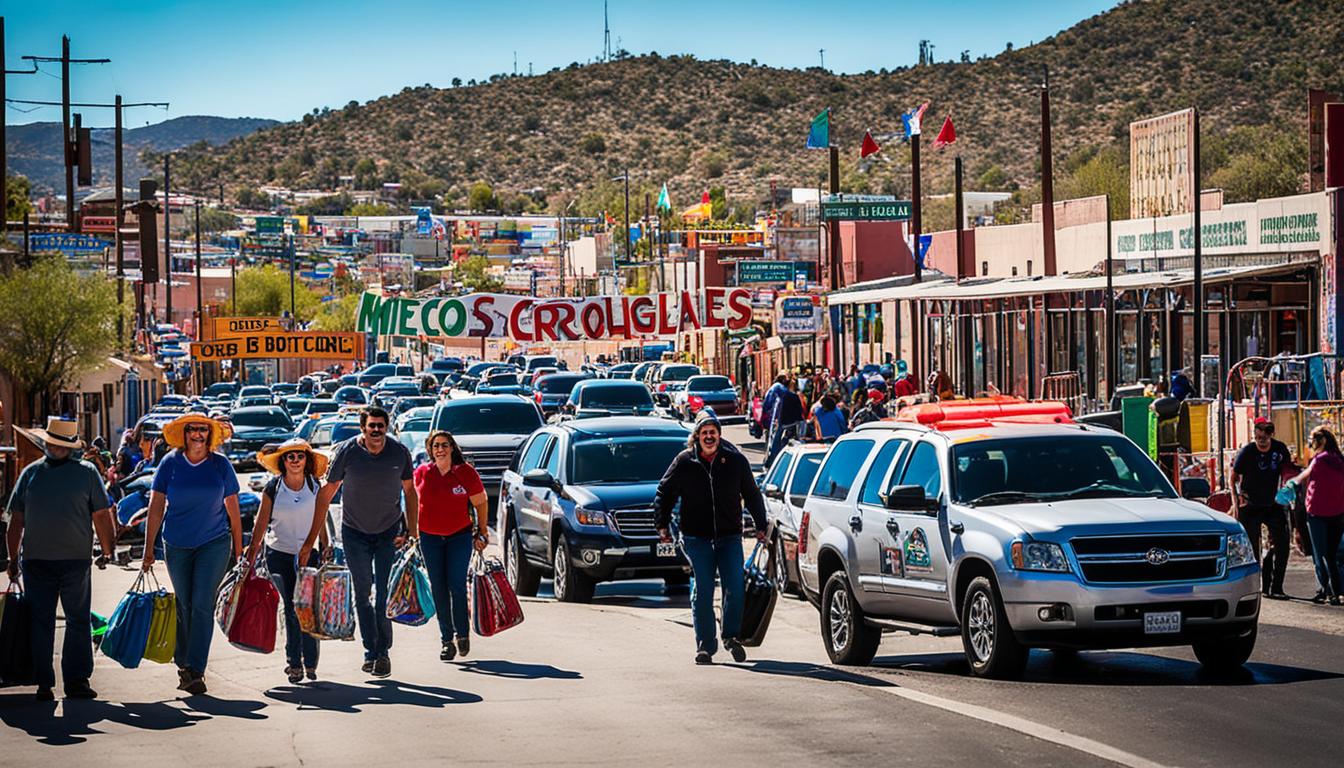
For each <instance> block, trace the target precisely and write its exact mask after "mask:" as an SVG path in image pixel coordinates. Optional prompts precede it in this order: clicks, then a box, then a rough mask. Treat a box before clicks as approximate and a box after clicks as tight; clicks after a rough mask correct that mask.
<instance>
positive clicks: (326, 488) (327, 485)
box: [317, 479, 342, 509]
mask: <svg viewBox="0 0 1344 768" xmlns="http://www.w3.org/2000/svg"><path fill="white" fill-rule="evenodd" d="M341 482H342V481H340V480H331V479H328V480H327V481H326V482H324V483H322V490H320V491H318V492H317V505H318V506H319V507H322V508H323V509H326V508H327V507H328V506H330V505H331V500H332V499H334V498H336V492H337V491H339V490H340V489H341Z"/></svg>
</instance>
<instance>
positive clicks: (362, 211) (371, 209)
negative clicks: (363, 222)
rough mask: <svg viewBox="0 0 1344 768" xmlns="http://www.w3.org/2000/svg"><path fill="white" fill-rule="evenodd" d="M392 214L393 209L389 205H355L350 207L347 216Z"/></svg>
mask: <svg viewBox="0 0 1344 768" xmlns="http://www.w3.org/2000/svg"><path fill="white" fill-rule="evenodd" d="M391 213H392V207H391V206H389V205H388V204H387V203H355V204H354V205H352V206H350V207H349V208H348V209H347V210H346V212H345V215H346V216H388V215H390V214H391Z"/></svg>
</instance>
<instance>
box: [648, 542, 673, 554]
mask: <svg viewBox="0 0 1344 768" xmlns="http://www.w3.org/2000/svg"><path fill="white" fill-rule="evenodd" d="M653 554H654V555H655V556H657V557H676V556H677V545H676V543H675V542H667V543H666V544H664V543H663V542H661V541H660V542H658V543H657V544H655V545H654V552H653Z"/></svg>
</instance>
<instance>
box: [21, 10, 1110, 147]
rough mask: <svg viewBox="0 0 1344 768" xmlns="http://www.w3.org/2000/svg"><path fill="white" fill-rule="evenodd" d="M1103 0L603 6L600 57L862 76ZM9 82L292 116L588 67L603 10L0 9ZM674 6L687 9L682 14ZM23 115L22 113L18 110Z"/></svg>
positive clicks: (955, 50) (91, 117) (224, 111)
mask: <svg viewBox="0 0 1344 768" xmlns="http://www.w3.org/2000/svg"><path fill="white" fill-rule="evenodd" d="M1114 5H1115V0H1015V1H1014V0H1007V1H1004V0H998V1H996V0H941V1H940V2H938V1H935V0H919V1H918V2H910V1H908V0H888V2H885V3H882V2H872V1H871V0H864V1H859V0H809V1H807V2H801V1H798V0H774V2H767V1H765V0H739V1H733V0H720V2H709V1H707V0H701V1H700V2H697V3H681V2H667V1H666V0H664V1H663V2H636V0H610V18H611V38H612V46H613V48H615V47H616V46H617V45H618V40H619V46H620V47H623V48H625V49H626V50H628V51H630V52H631V53H635V54H638V53H646V52H649V51H657V52H658V53H660V54H664V55H666V54H672V53H689V54H693V55H695V56H696V57H698V58H702V59H733V60H736V61H744V62H745V61H750V60H751V59H756V60H757V61H758V62H760V63H762V64H768V65H771V66H776V67H808V66H815V65H816V64H817V63H818V61H819V54H818V50H819V49H823V48H824V49H825V51H826V53H825V61H826V68H827V69H830V70H832V71H835V72H862V71H865V70H868V69H873V70H877V69H882V68H884V67H886V68H893V67H898V66H903V65H909V64H913V63H915V62H916V60H917V57H918V50H919V41H920V40H921V39H925V38H927V39H929V40H930V41H931V42H932V43H933V44H934V46H935V49H934V55H935V56H936V57H937V59H938V60H940V61H946V60H950V59H954V58H956V57H958V56H959V55H960V53H961V51H963V50H969V51H970V53H971V56H972V57H973V58H974V57H978V56H980V55H982V54H984V55H994V54H997V53H999V52H1001V51H1002V50H1003V49H1004V46H1005V45H1006V44H1007V43H1009V42H1011V43H1012V44H1013V46H1014V47H1019V48H1020V47H1023V46H1026V45H1028V44H1029V43H1031V42H1032V41H1036V40H1041V39H1044V38H1046V37H1049V36H1050V35H1052V34H1055V33H1056V32H1059V31H1060V30H1063V29H1066V28H1068V27H1069V26H1072V25H1073V24H1075V23H1077V22H1078V21H1081V20H1082V19H1085V18H1088V17H1090V16H1093V15H1096V14H1097V13H1100V12H1102V11H1104V10H1106V9H1108V8H1110V7H1112V6H1114ZM0 9H3V10H0V12H2V13H3V14H4V16H5V37H6V45H5V50H6V55H7V57H8V68H9V69H10V70H14V69H21V68H24V67H26V63H25V62H21V61H19V60H18V58H19V56H21V55H24V54H36V55H43V56H59V55H60V38H61V35H62V34H67V35H69V36H70V38H71V55H72V56H73V57H76V58H110V59H112V60H113V62H112V63H111V64H104V65H87V66H75V67H72V68H71V69H72V77H71V88H72V91H71V95H72V98H73V99H74V100H75V101H99V102H101V101H109V102H110V101H111V100H112V97H113V95H114V94H116V93H117V92H120V93H121V94H122V96H123V98H124V99H126V100H127V101H168V102H171V104H172V106H171V107H170V108H169V109H168V110H161V109H138V110H135V111H133V112H128V114H127V121H126V122H127V126H128V127H135V126H139V125H145V124H148V123H155V122H159V121H161V120H165V119H167V118H170V117H180V116H182V115H199V114H209V115H224V116H229V117H238V116H252V117H269V118H275V119H279V120H292V119H296V118H298V117H300V116H301V115H303V113H305V112H308V111H310V110H312V109H313V108H314V107H323V106H329V107H332V108H338V107H341V106H344V105H345V104H346V102H348V101H350V100H352V99H355V100H359V101H361V102H362V101H367V100H369V99H373V98H377V97H379V96H384V95H387V94H391V93H396V92H397V91H399V90H401V89H402V88H403V87H405V86H408V85H423V84H425V83H429V84H431V85H434V86H443V87H446V86H448V85H449V83H450V81H451V80H452V79H453V78H454V77H460V78H462V80H463V82H466V81H467V80H470V79H473V78H474V79H478V80H483V79H485V78H488V77H489V76H490V75H492V74H495V73H500V72H512V71H513V66H514V64H513V61H514V58H513V57H514V52H515V51H516V52H517V56H518V69H519V71H520V72H523V73H525V72H526V71H527V66H528V63H529V62H531V63H532V66H533V70H534V71H535V72H537V73H538V74H539V73H542V72H545V71H546V70H548V69H550V68H552V67H557V66H558V67H564V66H567V65H569V63H570V62H574V61H578V62H586V61H589V60H592V59H594V58H596V57H598V56H599V55H600V53H601V49H602V2H601V0H584V1H583V2H572V1H571V0H552V1H551V2H545V1H544V0H487V2H472V3H462V2H438V3H435V2H418V3H406V2H394V1H392V0H362V1H358V2H351V1H350V0H326V1H319V0H270V2H258V1H257V0H226V1H225V2H209V3H206V2H167V1H158V2H156V1H155V0H148V2H145V1H143V0H142V1H141V2H127V1H126V0H104V2H99V3H90V2H80V1H76V2H66V3H60V2H57V1H56V0H49V1H47V2H36V3H32V2H29V3H22V4H3V5H0ZM690 9H694V12H692V11H691V10H690ZM42 71H43V73H40V74H36V75H10V76H9V78H8V81H7V86H8V95H9V97H10V98H19V99H33V100H43V101H47V100H50V101H58V100H59V99H60V79H59V74H60V65H59V64H43V65H42ZM23 109H29V107H23ZM84 112H85V114H86V119H85V125H94V126H102V125H110V124H111V114H110V110H108V111H105V113H104V114H94V113H103V112H104V111H102V110H84ZM5 119H6V122H8V123H11V124H14V123H29V122H34V121H51V120H59V119H60V110H59V108H39V109H37V110H35V111H32V112H21V111H17V110H16V109H15V108H14V107H13V106H9V107H7V108H6V110H5Z"/></svg>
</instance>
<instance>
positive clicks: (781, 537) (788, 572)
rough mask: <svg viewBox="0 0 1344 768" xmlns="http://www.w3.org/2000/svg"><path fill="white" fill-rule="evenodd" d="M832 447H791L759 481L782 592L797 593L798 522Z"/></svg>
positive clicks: (785, 449) (787, 448) (798, 445)
mask: <svg viewBox="0 0 1344 768" xmlns="http://www.w3.org/2000/svg"><path fill="white" fill-rule="evenodd" d="M829 447H830V446H828V445H825V444H823V443H797V442H795V443H790V444H789V445H787V446H785V447H784V449H783V450H781V451H780V452H779V455H778V456H776V457H775V463H774V464H772V465H770V468H769V469H768V470H766V472H765V473H764V474H762V475H761V476H760V477H759V482H760V486H761V495H762V496H764V497H765V515H766V519H767V520H768V521H769V525H768V528H769V530H770V531H771V538H770V546H771V548H773V549H774V560H775V583H777V584H778V585H779V589H780V591H781V592H794V591H797V590H798V584H799V578H798V522H799V521H800V520H801V519H802V516H803V504H804V503H805V502H806V501H807V491H808V489H810V488H811V487H812V480H813V479H815V478H816V476H817V468H818V467H820V466H821V460H822V458H823V457H825V455H826V450H827V448H829ZM800 594H801V593H800Z"/></svg>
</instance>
